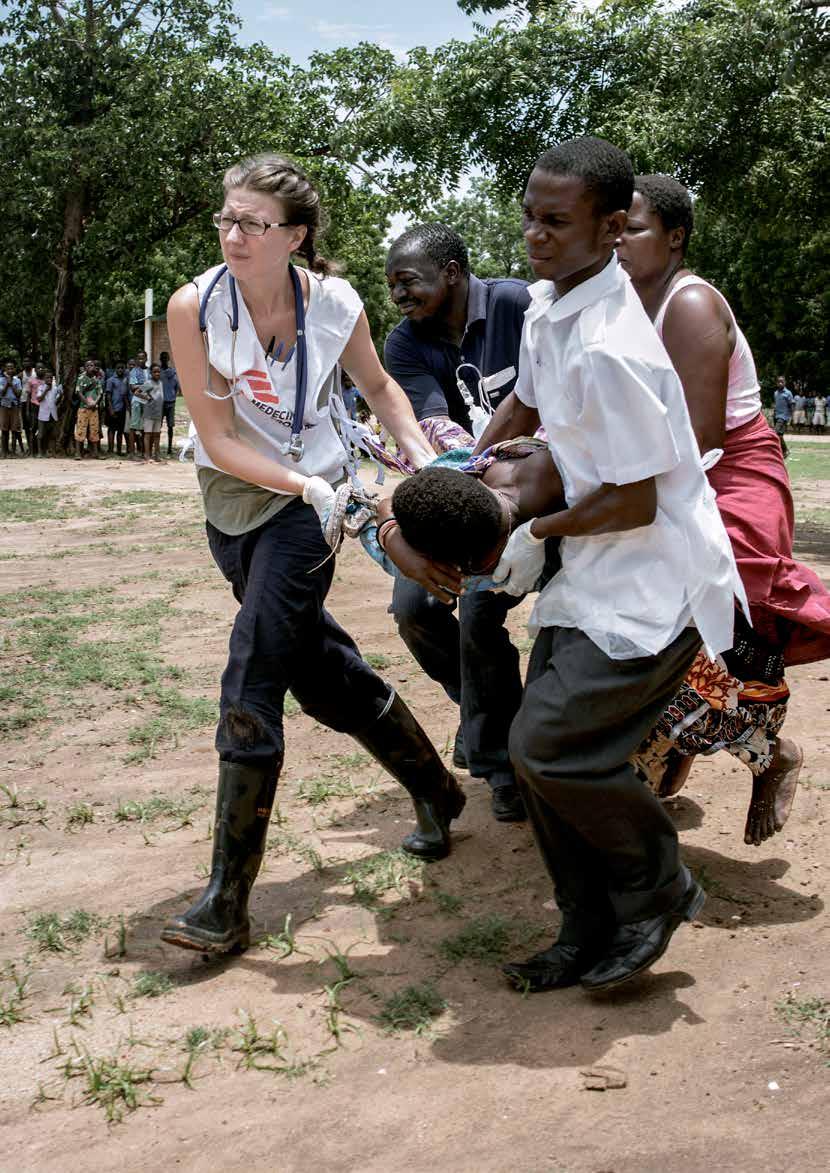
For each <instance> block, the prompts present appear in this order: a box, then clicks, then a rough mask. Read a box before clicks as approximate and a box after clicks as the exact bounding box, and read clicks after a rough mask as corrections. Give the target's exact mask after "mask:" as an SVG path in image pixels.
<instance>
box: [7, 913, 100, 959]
mask: <svg viewBox="0 0 830 1173" xmlns="http://www.w3.org/2000/svg"><path fill="white" fill-rule="evenodd" d="M105 926H106V921H105V920H104V918H103V917H100V916H98V914H97V913H95V912H86V911H85V909H83V908H76V909H74V911H72V912H70V913H69V915H68V916H64V917H62V916H60V914H59V913H57V912H40V913H37V915H35V916H33V917H32V918H31V919H30V920H29V923H28V925H27V926H26V936H27V937H28V938H29V940H30V941H34V942H35V944H36V945H37V946H38V948H39V949H41V950H42V951H43V952H46V953H65V952H67V951H68V950H69V949H71V948H72V946H73V945H80V944H81V942H82V941H85V940H86V939H87V937H91V936H92V935H93V934H94V933H97V932H99V931H101V930H102V929H103V928H104V927H105Z"/></svg>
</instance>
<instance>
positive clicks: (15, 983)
mask: <svg viewBox="0 0 830 1173" xmlns="http://www.w3.org/2000/svg"><path fill="white" fill-rule="evenodd" d="M0 982H2V984H3V985H6V984H7V983H10V984H11V989H10V990H9V991H8V993H5V992H4V993H0V1026H15V1025H16V1024H17V1023H18V1022H24V1021H25V1018H26V1014H25V1012H24V1010H23V1003H24V1002H25V1000H26V998H27V996H28V995H27V989H26V987H27V985H28V983H29V975H28V973H24V974H19V973H18V972H17V967H16V966H15V965H14V964H9V965H7V966H6V968H5V969H4V970H3V972H2V974H0Z"/></svg>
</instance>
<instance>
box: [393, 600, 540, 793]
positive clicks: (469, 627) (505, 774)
mask: <svg viewBox="0 0 830 1173" xmlns="http://www.w3.org/2000/svg"><path fill="white" fill-rule="evenodd" d="M520 602H521V599H516V598H513V597H512V596H511V595H506V594H494V593H492V592H491V591H480V592H477V593H474V594H470V595H462V596H461V598H460V599H459V601H458V607H457V610H458V616H457V617H456V613H455V612H456V605H455V604H453V605H451V606H448V605H447V604H446V603H441V602H439V601H438V599H436V598H433V596H432V595H430V593H429V592H428V591H426V590H424V588H423V587H422V586H419V585H418V584H417V583H416V582H411V581H410V580H409V579H407V578H396V579H395V586H394V588H393V592H392V606H391V607H390V610H391V612H392V614H393V615H394V617H395V622H396V623H397V626H398V631H399V633H400V636H401V639H402V640H403V641H404V643H405V644H406V646H407V647H408V648H409V650H410V652H412V655H413V656H414V657H415V659H416V660H417V661H418V663H419V664H420V666H421V668H423V670H424V672H426V674H427V676H431V677H432V679H433V680H435V681H437V682H438V683H439V684H440V685H442V686H443V688H444V691H445V692H446V694H447V696H448V697H449V698H450V700H452V701H454V702H455V704H457V705H459V707H460V709H461V725H462V729H463V732H464V748H465V750H466V753H467V762H468V765H469V768H470V772H471V773H472V774H474V775H475V776H476V777H477V778H486V779H487V781H488V782H490V783H491V785H496V786H498V785H503V784H504V783H506V782H512V781H513V767H512V766H511V764H510V758H509V755H508V752H507V739H508V735H509V733H510V726H511V724H512V721H513V718H514V717H515V715H516V713H517V712H518V709H519V704H520V703H521V699H522V678H521V673H520V671H519V653H518V652H517V651H516V649H515V648H514V646H513V644H512V643H511V642H510V635H509V633H508V631H507V629H506V628H505V626H504V623H505V620H506V618H507V615H508V612H509V611H510V610H511V609H512V608H513V607H515V606H517V605H518V604H519V603H520Z"/></svg>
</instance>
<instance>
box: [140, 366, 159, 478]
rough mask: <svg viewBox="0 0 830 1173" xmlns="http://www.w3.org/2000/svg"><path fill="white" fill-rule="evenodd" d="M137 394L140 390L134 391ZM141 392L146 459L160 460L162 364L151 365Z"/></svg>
mask: <svg viewBox="0 0 830 1173" xmlns="http://www.w3.org/2000/svg"><path fill="white" fill-rule="evenodd" d="M137 394H139V392H136V391H134V392H133V395H134V396H135V395H137ZM140 394H141V397H142V399H143V400H144V459H145V461H146V460H156V461H160V460H161V456H160V455H159V443H160V441H161V420H162V415H163V414H164V384H163V383H162V381H161V366H160V365H159V364H158V363H157V362H154V363H153V365H152V366H151V367H150V378H149V379H148V380H147V382H146V383H144V385H143V386H142V388H141V391H140Z"/></svg>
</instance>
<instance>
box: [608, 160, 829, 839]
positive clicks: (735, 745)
mask: <svg viewBox="0 0 830 1173" xmlns="http://www.w3.org/2000/svg"><path fill="white" fill-rule="evenodd" d="M692 226H693V213H692V201H691V198H690V196H689V193H688V191H687V190H686V188H685V187H683V185H682V184H680V183H678V182H677V181H676V180H674V179H671V178H670V177H669V176H666V175H642V176H638V177H637V179H636V180H635V191H634V199H633V202H632V205H631V209H630V211H629V217H628V225H627V227H626V230H625V232H624V234H623V236H622V238H621V239H620V241H619V242H618V248H617V254H618V256H619V260H620V263H621V265H622V266H623V267H624V268H625V269H626V271H627V272H628V274H629V276H630V277H631V280H632V283H633V284H634V287H635V289H636V290H637V292H638V294H639V295H640V299H641V301H642V303H643V305H644V307H645V309H646V312H647V313H648V314H649V316H650V317H651V319H652V320H653V322H654V324H655V327H656V328H657V330H658V332H659V333H660V336H661V338H662V340H663V343H664V345H665V347H666V350H667V351H668V354H669V357H670V358H671V360H672V363H673V364H674V367H675V369H676V370H677V373H678V375H679V376H680V380H681V382H682V384H683V389H684V391H685V394H686V402H687V405H688V408H689V415H690V416H691V420H692V426H693V428H694V431H695V435H696V436H697V439H698V444H699V445H700V451H701V455H702V456H703V458H704V466H705V467H706V468H707V470H708V477H709V481H710V483H711V485H712V487H713V488H714V490H715V492H716V494H717V500H718V507H719V509H720V512H721V516H722V517H723V521H724V524H725V525H726V528H727V531H728V533H729V536H730V538H731V540H732V546H733V549H734V552H735V557H736V560H737V563H738V568H739V570H740V573H741V578H742V579H743V583H744V586H745V588H746V592H747V597H748V599H749V604H750V612H751V619H752V626H750V625H749V624H748V623H747V622H746V619H745V617H744V616H743V615H742V614H740V613H738V614H737V615H736V623H735V646H734V647H733V648H732V650H731V651H730V652H728V653H725V654H724V656H723V657H722V659H723V663H722V664H721V665H720V668H721V669H722V670H725V671H724V678H723V679H722V680H719V681H716V682H713V681H712V680H711V679H710V678H709V676H710V674H709V673H708V672H707V671H705V670H704V669H705V666H704V665H700V666H699V668H700V671H699V673H698V675H699V681H698V680H695V679H693V677H691V676H690V678H687V680H686V682H685V683H684V685H683V686H682V689H681V691H680V693H679V694H678V696H677V697H676V698H675V700H674V702H673V704H672V706H670V707H669V709H667V712H666V713H665V714H664V718H663V719H662V720H661V721H660V722H658V725H657V727H656V729H655V731H654V733H653V734H652V735H651V737H650V738H649V742H648V743H647V744H646V745H645V746H643V747H641V752H640V755H639V763H640V765H641V768H642V770H643V773H644V774H645V775H646V777H647V778H648V780H649V781H650V782H651V784H652V785H654V786H655V787H656V788H657V789H658V790H659V792H660V793H663V794H671V793H676V792H677V790H679V789H680V787H681V786H682V785H683V782H684V781H685V778H686V777H687V775H688V772H689V769H690V767H691V763H692V759H693V757H694V755H696V754H698V753H714V752H715V751H716V750H717V749H726V750H728V751H729V752H730V753H732V754H733V755H735V756H736V757H737V758H738V759H739V760H741V761H743V762H745V763H746V764H747V765H748V766H749V768H750V770H751V771H752V775H753V789H752V800H751V802H750V806H749V813H748V815H747V821H746V827H745V831H744V839H745V841H746V842H747V843H754V844H758V843H760V842H762V840H764V839H767V838H769V836H770V835H772V834H773V833H774V832H775V831H780V830H781V828H782V827H783V825H784V822H785V820H786V818H787V816H788V814H789V812H790V809H791V807H792V802H793V798H794V796H795V791H796V785H797V781H798V775H799V772H800V770H801V766H802V763H803V754H802V751H801V749H800V747H799V746H797V745H796V744H795V743H794V742H792V741H790V740H788V739H786V738H782V737H780V736H779V735H778V734H779V731H780V729H781V727H782V725H783V723H784V717H785V715H786V706H787V700H788V697H789V689H788V687H787V685H786V683H785V681H784V667H785V665H787V664H803V663H809V662H811V661H814V660H820V659H824V658H825V657H827V656H830V595H828V593H827V591H826V590H825V588H824V586H823V585H822V583H821V581H820V580H819V579H818V577H817V576H816V575H815V574H814V573H813V572H812V571H811V570H809V569H808V568H807V567H806V566H802V565H801V564H800V563H798V562H795V561H793V557H792V542H793V525H794V516H793V504H792V496H791V493H790V485H789V478H788V476H787V472H786V468H785V466H784V460H783V456H782V453H781V445H780V442H779V440H778V437H777V436H776V435H775V433H774V432H773V431H772V429H771V428H770V427H769V425H768V424H767V422H766V419H765V417H764V415H763V412H762V411H761V397H760V389H759V386H758V379H757V375H756V372H755V363H754V360H753V358H752V351H751V350H750V347H749V344H748V342H747V340H746V338H745V337H744V335H743V333H742V331H741V330H740V327H739V326H738V324H737V322H736V321H735V317H734V315H733V313H732V310H731V308H730V307H729V304H728V302H727V301H726V299H725V298H724V297H723V296H722V295H721V294H720V293H719V292H718V291H717V290H716V289H714V288H713V286H711V285H709V284H708V283H707V282H706V281H704V280H703V279H702V278H700V277H697V276H696V275H695V274H693V273H692V272H691V271H690V270H689V269H688V268H687V267H686V263H685V254H686V249H687V247H688V243H689V237H690V235H691V231H692ZM714 667H715V666H710V668H714ZM678 714H680V719H678ZM694 714H697V716H696V717H695V716H694Z"/></svg>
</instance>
